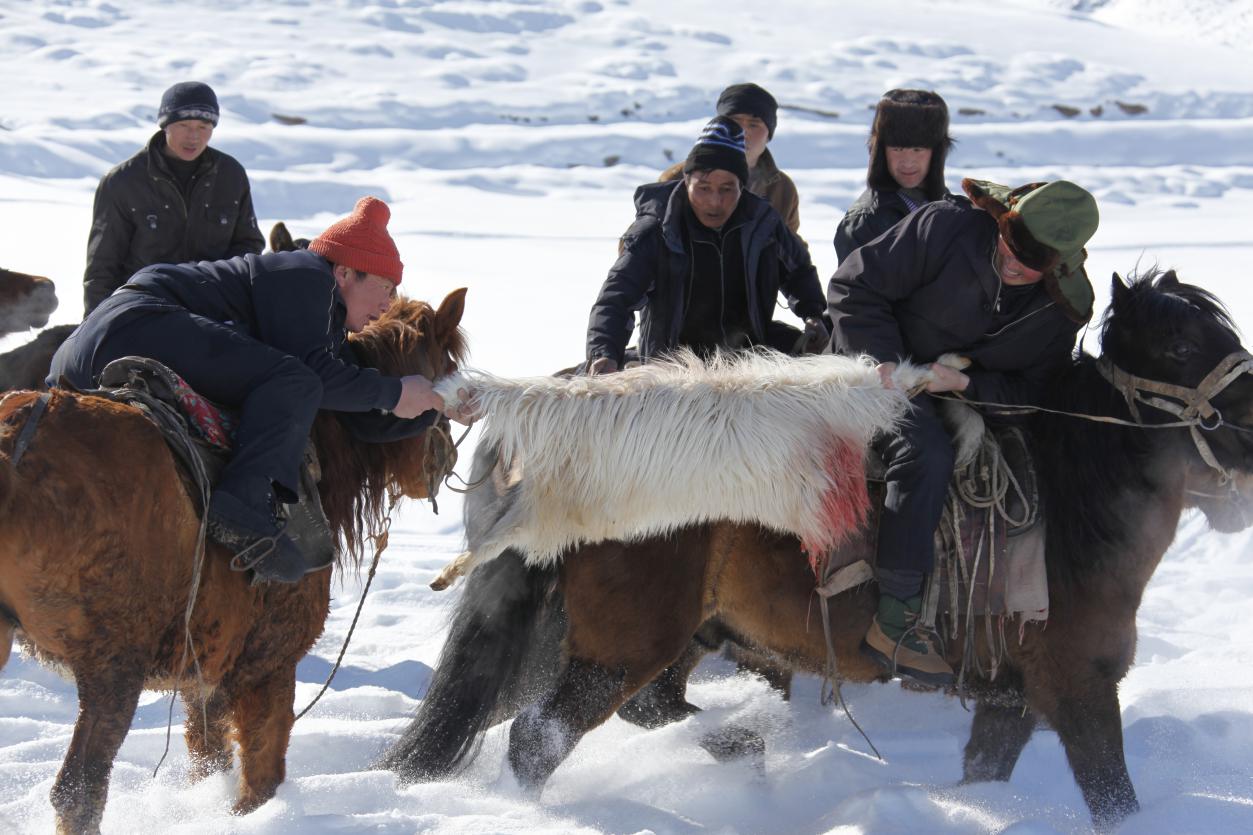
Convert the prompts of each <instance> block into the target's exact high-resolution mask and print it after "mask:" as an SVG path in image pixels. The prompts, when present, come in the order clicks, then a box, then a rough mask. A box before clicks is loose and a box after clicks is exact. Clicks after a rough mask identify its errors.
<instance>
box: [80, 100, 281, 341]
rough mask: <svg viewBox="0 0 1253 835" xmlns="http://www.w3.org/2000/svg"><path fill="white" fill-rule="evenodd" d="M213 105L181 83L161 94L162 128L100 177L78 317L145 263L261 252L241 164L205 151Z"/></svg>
mask: <svg viewBox="0 0 1253 835" xmlns="http://www.w3.org/2000/svg"><path fill="white" fill-rule="evenodd" d="M217 123H218V100H217V96H216V95H214V92H213V90H212V89H211V88H210V87H209V85H207V84H201V83H199V82H195V81H185V82H182V83H179V84H175V85H174V86H173V87H171V88H170V89H168V90H166V91H165V95H164V96H162V97H161V109H160V111H159V113H158V116H157V124H158V125H159V126H160V128H161V130H160V131H158V132H157V133H156V134H154V135H153V137H152V139H150V140H148V145H147V147H145V148H144V149H143V150H141V151H139V153H137V154H135V156H133V157H131V158H130V159H128V160H127V161H126V162H123V163H122V164H121V165H118V166H117V167H116V168H114V169H113V170H111V171H110V172H109V173H108V174H105V175H104V177H103V178H102V179H101V180H100V185H99V186H98V187H97V188H96V200H95V205H94V207H93V209H92V219H91V233H90V234H89V236H88V238H87V271H86V273H84V275H83V316H84V317H86V315H87V314H89V313H91V311H92V310H94V309H95V308H96V306H97V305H99V304H100V303H101V302H102V301H104V300H105V299H106V298H108V296H109V294H110V293H112V292H113V291H114V290H116V289H117V288H118V287H121V286H122V284H123V283H125V281H126V280H127V279H128V278H130V277H131V276H132V275H134V274H135V273H136V272H138V271H139V270H140V269H142V268H143V267H147V266H149V265H150V264H179V263H183V262H187V261H216V260H219V259H222V258H231V257H233V256H236V255H245V254H247V253H250V252H253V253H258V252H261V250H262V249H264V248H265V241H264V239H263V238H262V237H261V232H260V231H259V230H258V229H257V219H256V217H255V213H254V212H253V208H252V191H251V189H250V187H249V185H248V175H247V174H245V173H244V169H243V166H241V165H240V164H239V163H238V162H236V161H235V159H234V158H233V157H230V156H227V155H226V154H224V153H222V152H221V151H217V150H215V149H213V148H210V147H209V139H210V138H211V137H212V136H213V128H214V127H215V126H216V125H217Z"/></svg>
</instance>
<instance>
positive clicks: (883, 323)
mask: <svg viewBox="0 0 1253 835" xmlns="http://www.w3.org/2000/svg"><path fill="white" fill-rule="evenodd" d="M962 187H963V189H965V191H966V193H967V194H968V195H970V199H971V200H973V201H974V203H973V205H972V204H971V203H970V202H969V201H967V200H965V199H962V198H956V197H949V198H946V199H944V200H941V201H938V202H934V203H929V204H928V205H926V206H924V207H922V208H921V209H919V210H918V211H916V212H914V213H913V214H911V215H909V216H908V217H907V218H905V219H904V220H902V221H901V222H899V223H898V224H896V225H895V226H894V227H892V229H891V230H889V231H888V232H887V233H886V234H884V235H882V236H881V237H879V238H876V239H875V240H873V241H871V242H870V243H868V244H866V245H864V246H862V247H861V248H860V249H857V250H855V251H854V252H852V253H851V254H850V255H849V257H848V258H847V259H846V260H845V261H844V262H843V263H841V264H840V266H839V268H838V269H837V270H836V272H835V275H834V276H832V278H831V283H830V286H829V288H828V291H827V298H828V301H829V303H830V313H831V319H832V322H833V324H834V328H835V329H834V340H833V345H834V347H835V349H836V350H838V351H840V352H841V353H848V354H868V355H870V356H871V357H873V358H874V359H876V360H877V361H878V362H879V363H880V366H879V371H880V375H881V376H882V377H883V379H884V384H885V385H890V375H891V372H892V370H893V369H894V368H895V366H896V364H897V363H898V362H899V361H901V360H904V359H908V360H910V361H912V362H915V363H934V361H935V360H936V359H938V358H939V357H940V356H941V355H942V354H945V353H957V354H960V355H962V356H964V357H967V358H968V359H969V360H970V361H971V365H970V367H969V368H968V370H967V371H966V373H962V372H960V371H956V370H953V369H950V368H947V367H944V366H940V365H937V364H932V366H931V368H932V371H933V372H934V373H935V375H936V381H935V382H933V383H932V384H930V385H929V386H928V389H927V390H928V391H929V392H933V393H938V392H962V393H963V395H964V396H965V397H966V398H968V399H970V400H977V401H984V402H993V403H1004V404H1030V403H1032V402H1034V401H1035V399H1036V398H1037V397H1038V395H1039V393H1040V391H1041V389H1042V387H1043V385H1044V384H1045V382H1046V381H1047V380H1048V379H1049V378H1050V377H1051V376H1052V375H1053V374H1054V373H1056V372H1057V370H1058V369H1060V368H1061V367H1062V366H1064V365H1065V364H1066V363H1067V362H1068V361H1069V359H1070V356H1071V351H1072V350H1073V349H1074V344H1075V336H1076V334H1077V333H1078V331H1079V329H1080V328H1081V327H1083V325H1084V323H1086V322H1087V320H1088V319H1089V318H1090V317H1091V315H1092V300H1093V296H1092V287H1091V285H1090V284H1089V283H1088V278H1087V274H1086V273H1085V272H1084V269H1083V262H1084V260H1085V258H1086V255H1087V253H1086V251H1085V250H1084V246H1085V245H1086V244H1087V242H1088V240H1089V239H1090V238H1091V237H1092V234H1093V233H1094V232H1095V231H1096V227H1097V223H1098V219H1099V218H1098V213H1097V207H1096V201H1095V200H1094V199H1093V198H1092V195H1091V194H1089V193H1088V192H1086V191H1084V190H1083V189H1082V188H1080V187H1079V186H1077V185H1075V184H1074V183H1070V182H1067V181H1065V180H1058V181H1055V182H1051V183H1031V184H1029V185H1025V186H1021V187H1019V188H1016V189H1012V190H1011V189H1009V188H1006V187H1005V186H1000V185H997V184H995V183H987V182H981V181H975V180H963V181H962ZM914 406H915V408H914V409H913V411H912V412H911V414H910V415H909V416H908V417H907V418H906V420H905V422H904V423H903V424H902V426H901V430H900V434H899V435H895V436H891V437H888V438H883V439H881V441H880V442H879V443H878V448H879V451H880V452H881V454H882V455H883V458H884V463H885V464H886V466H887V473H886V481H887V491H886V496H885V499H884V509H883V516H882V517H881V520H880V523H879V538H878V546H877V549H878V550H877V565H876V574H877V577H878V581H879V593H880V596H879V611H878V614H877V616H876V617H875V621H874V623H873V625H872V626H871V629H870V631H869V632H868V633H867V635H866V641H865V643H864V644H863V650H864V651H866V652H867V653H868V654H870V655H872V656H873V657H875V658H876V659H878V660H879V661H880V662H881V663H883V664H884V665H885V666H887V667H888V668H889V669H891V668H892V667H893V658H895V664H894V666H895V669H896V671H897V672H899V673H900V674H902V675H909V676H912V677H913V678H916V679H918V680H920V681H924V682H927V683H930V684H941V685H943V684H947V683H949V682H951V681H952V678H953V671H952V669H951V668H950V667H949V666H948V664H947V663H946V662H945V660H944V658H943V657H941V656H940V655H939V654H938V652H937V651H936V648H935V645H934V644H933V643H932V641H931V639H930V636H928V635H925V634H921V633H919V632H917V631H913V630H911V627H912V626H913V625H914V623H915V621H916V619H917V616H918V613H919V611H920V609H921V603H922V599H921V591H922V584H923V578H924V576H925V575H926V574H927V573H928V572H930V570H931V567H932V563H933V562H934V558H935V553H934V545H933V536H934V534H935V529H936V526H937V525H938V524H939V521H940V516H941V513H942V511H943V504H944V499H945V495H946V492H947V490H948V485H949V481H950V480H951V479H952V476H953V447H952V442H951V441H950V440H949V437H948V435H947V434H946V433H945V431H944V428H943V427H942V426H941V425H940V422H939V420H938V419H937V417H936V414H935V409H934V406H933V404H932V401H931V399H930V398H929V397H927V396H919V397H916V398H915V399H914Z"/></svg>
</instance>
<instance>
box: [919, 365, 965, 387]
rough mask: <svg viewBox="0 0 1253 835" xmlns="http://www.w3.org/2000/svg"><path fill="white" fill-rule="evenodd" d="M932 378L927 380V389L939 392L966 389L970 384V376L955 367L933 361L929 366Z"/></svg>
mask: <svg viewBox="0 0 1253 835" xmlns="http://www.w3.org/2000/svg"><path fill="white" fill-rule="evenodd" d="M927 369H928V370H929V371H930V372H931V379H930V380H929V381H927V391H929V392H931V393H932V394H939V393H940V392H942V391H965V390H966V387H967V386H968V385H970V378H969V377H967V376H966V375H965V374H963V373H961V372H960V371H958V370H957V369H955V368H949V367H948V366H947V365H940V364H939V363H938V362H933V363H931V365H929V366H927Z"/></svg>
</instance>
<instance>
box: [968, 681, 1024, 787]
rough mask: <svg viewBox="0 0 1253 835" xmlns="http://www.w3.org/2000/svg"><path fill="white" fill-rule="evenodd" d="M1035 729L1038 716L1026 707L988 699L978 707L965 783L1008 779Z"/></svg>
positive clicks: (971, 726)
mask: <svg viewBox="0 0 1253 835" xmlns="http://www.w3.org/2000/svg"><path fill="white" fill-rule="evenodd" d="M1035 726H1036V717H1035V714H1033V713H1032V712H1031V711H1030V709H1029V708H1027V706H1026V705H1025V704H1016V705H1015V704H1003V703H997V702H995V701H993V700H986V699H985V700H982V701H980V702H979V703H978V704H976V705H975V718H974V721H973V722H971V724H970V741H969V742H967V743H966V753H965V757H964V758H963V760H962V782H963V783H981V782H985V781H990V780H997V781H1000V782H1005V781H1006V780H1008V779H1009V776H1010V775H1011V774H1013V773H1014V766H1015V765H1016V764H1017V763H1018V757H1019V755H1021V754H1022V749H1023V748H1025V747H1026V745H1027V741H1028V740H1030V739H1031V734H1032V733H1034V732H1035Z"/></svg>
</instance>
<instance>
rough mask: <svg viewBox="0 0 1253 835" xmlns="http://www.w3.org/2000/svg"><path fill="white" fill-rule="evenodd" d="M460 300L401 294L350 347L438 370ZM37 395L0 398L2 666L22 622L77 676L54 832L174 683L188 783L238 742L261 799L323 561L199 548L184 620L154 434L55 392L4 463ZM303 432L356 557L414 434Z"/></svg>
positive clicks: (369, 358) (317, 626)
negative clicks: (311, 570)
mask: <svg viewBox="0 0 1253 835" xmlns="http://www.w3.org/2000/svg"><path fill="white" fill-rule="evenodd" d="M464 299H465V291H464V290H457V291H455V292H453V293H451V294H449V296H448V298H446V299H445V300H444V302H443V303H442V304H441V305H440V307H439V309H438V310H434V309H432V308H431V307H429V306H428V305H426V304H425V303H423V302H415V301H408V300H401V301H399V302H397V303H396V304H395V305H393V307H392V309H391V310H390V311H389V312H388V313H387V314H386V315H385V316H384V317H382V318H381V319H380V320H379V321H377V322H375V323H373V324H372V325H371V326H370V327H368V328H367V329H366V330H365V331H363V332H362V333H360V334H358V335H356V336H354V337H353V338H352V345H353V349H354V350H355V352H356V354H357V356H358V357H359V358H360V360H361V362H362V363H363V364H367V365H371V366H373V367H376V368H379V369H380V370H382V371H383V372H384V373H387V374H396V375H400V374H415V373H417V374H423V375H424V376H428V377H431V378H434V377H437V376H441V375H444V374H447V373H449V372H450V371H451V370H452V369H453V368H455V365H456V363H457V362H458V360H459V359H460V357H461V355H462V353H463V352H464V343H463V338H462V336H461V333H460V331H459V329H458V323H459V322H460V320H461V314H462V311H463V309H464ZM37 396H38V395H36V394H35V393H26V392H16V393H12V394H10V395H8V396H7V397H6V398H5V399H4V400H3V402H2V403H0V647H3V652H2V653H0V664H2V663H3V660H5V659H6V658H7V655H8V650H9V647H10V645H11V643H12V639H13V636H14V631H15V630H16V632H17V635H18V637H19V638H20V639H21V640H22V641H23V642H24V643H25V644H26V645H27V646H29V647H30V648H31V649H32V650H33V651H34V652H35V653H36V654H37V656H38V657H39V658H41V659H42V660H45V661H47V662H49V663H52V664H55V665H57V666H59V667H61V668H62V669H64V670H66V671H68V672H69V673H71V674H72V675H73V677H74V680H75V682H76V683H77V686H78V698H79V715H78V721H77V723H76V724H75V727H74V736H73V739H72V740H71V741H70V746H69V751H68V752H67V754H66V758H65V763H64V765H63V766H62V768H61V771H60V773H59V774H58V775H57V778H56V782H55V783H54V785H53V788H52V804H53V806H54V807H55V809H56V812H57V822H58V829H59V830H60V831H62V832H91V831H95V830H96V829H98V827H99V823H100V818H101V815H102V814H103V811H104V803H105V797H106V794H107V791H108V779H109V771H110V769H111V768H112V765H113V758H114V756H115V755H116V753H117V750H118V747H119V746H120V745H121V744H122V740H123V738H124V737H125V736H126V732H127V730H128V729H129V727H130V723H131V717H132V715H133V714H134V712H135V707H136V704H137V702H138V699H139V695H140V692H141V691H142V690H143V689H144V688H159V689H177V690H179V691H181V693H182V696H183V700H184V703H185V704H186V707H187V719H186V724H185V735H186V740H187V747H188V749H189V751H190V754H191V760H192V764H193V772H194V774H195V775H196V776H197V777H203V776H206V775H208V774H211V773H213V772H216V771H221V770H224V769H228V768H230V765H231V759H232V755H231V740H232V739H234V740H235V741H236V742H237V743H238V746H239V755H240V763H241V769H240V771H241V781H240V783H241V785H240V789H239V798H238V800H237V802H236V804H235V811H236V812H239V813H244V812H249V811H251V810H253V809H255V808H257V807H258V806H259V805H261V804H262V803H264V802H265V801H267V800H268V799H270V798H271V797H272V796H273V795H274V792H275V790H276V788H277V787H278V785H279V783H281V782H282V781H283V779H284V774H285V768H286V765H285V762H286V755H287V744H288V740H289V736H290V732H291V726H292V721H293V719H292V698H293V695H294V692H295V686H296V662H297V661H299V660H300V658H301V656H303V655H304V654H305V652H306V651H307V650H308V649H309V647H311V646H312V645H313V643H314V641H316V640H317V638H318V636H319V635H320V634H321V632H322V627H323V624H324V623H325V621H326V616H327V612H328V610H329V603H330V583H331V572H329V571H324V572H319V573H317V574H312V575H309V576H308V577H307V578H306V579H305V580H303V581H301V582H300V583H297V584H294V585H278V584H262V585H259V586H255V587H254V586H251V585H250V584H249V582H248V579H247V578H246V577H245V576H244V575H243V574H240V573H237V572H235V571H232V570H231V569H230V567H229V563H230V560H229V554H227V553H226V552H225V551H223V550H222V549H221V548H219V547H218V546H216V545H210V546H209V548H208V550H207V552H206V554H205V559H204V564H203V576H202V577H201V578H200V581H199V582H200V585H199V593H198V595H197V597H196V599H195V601H194V605H193V606H192V608H191V616H190V625H189V626H186V627H185V625H184V618H185V613H186V612H187V609H188V597H189V594H190V590H191V588H192V583H193V566H194V562H195V560H194V555H195V553H196V539H197V532H198V530H199V526H200V520H199V514H198V513H197V506H196V503H195V502H194V501H193V500H192V499H191V498H190V497H189V494H188V491H187V490H185V489H184V487H183V482H182V479H181V476H180V474H179V469H178V465H177V464H176V463H175V459H174V456H173V455H172V454H171V453H170V452H169V450H168V449H167V447H166V443H165V441H164V440H163V438H162V436H161V434H160V433H159V432H158V430H157V429H156V427H155V426H154V425H153V424H152V423H151V422H150V421H149V420H148V419H146V418H145V417H144V416H143V415H142V414H141V413H140V412H139V411H138V410H136V409H134V408H132V407H129V406H124V405H120V404H118V403H115V402H113V401H111V400H106V399H103V398H100V397H93V396H90V395H82V394H75V393H71V392H67V391H59V390H58V391H54V392H53V393H52V396H51V401H50V402H49V404H48V406H47V411H46V412H45V414H44V415H43V417H42V418H41V420H40V421H39V423H38V424H37V428H36V431H35V433H34V436H33V441H32V442H31V444H30V446H29V448H28V449H27V450H26V452H25V455H24V457H22V458H21V459H20V461H19V462H18V463H17V464H16V466H14V464H13V462H12V456H13V450H14V444H15V438H16V436H17V435H18V434H19V432H20V431H21V429H22V427H23V425H24V424H25V423H26V420H27V416H28V415H29V413H30V411H31V406H32V404H33V403H34V401H35V399H36V398H37ZM314 438H315V443H316V446H317V449H318V455H319V459H320V462H321V467H322V481H321V483H320V487H321V493H322V503H323V507H324V508H325V510H326V514H327V517H328V519H329V520H330V522H331V524H332V527H333V529H334V530H335V532H336V534H337V535H338V536H339V538H340V539H341V541H342V542H343V543H344V545H345V546H346V549H347V553H348V555H349V557H350V558H352V559H353V561H354V562H356V563H358V564H359V562H360V559H361V555H362V549H363V543H364V542H365V540H366V539H367V538H368V537H369V536H370V535H372V534H376V533H378V532H379V531H380V529H381V526H382V524H383V519H384V517H385V515H386V509H387V494H388V492H389V491H396V492H400V493H403V494H404V495H406V496H409V497H415V498H420V497H425V496H426V494H427V483H428V482H427V467H428V464H429V463H430V462H428V461H427V460H426V453H425V448H424V445H423V443H424V439H423V438H422V437H418V438H413V439H409V440H405V441H397V442H393V443H389V444H378V445H370V444H363V443H359V442H356V441H354V440H353V439H352V438H351V436H350V435H349V434H348V433H347V430H345V429H344V428H343V427H342V425H341V424H340V423H339V421H338V419H337V418H336V417H335V416H334V415H332V414H330V413H323V414H322V415H320V416H319V417H318V421H317V423H316V425H315V427H314ZM189 640H190V645H189Z"/></svg>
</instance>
